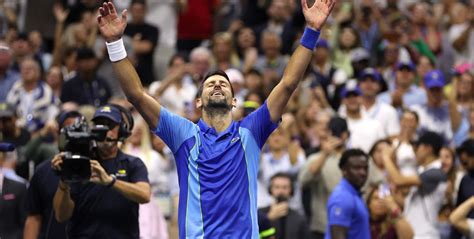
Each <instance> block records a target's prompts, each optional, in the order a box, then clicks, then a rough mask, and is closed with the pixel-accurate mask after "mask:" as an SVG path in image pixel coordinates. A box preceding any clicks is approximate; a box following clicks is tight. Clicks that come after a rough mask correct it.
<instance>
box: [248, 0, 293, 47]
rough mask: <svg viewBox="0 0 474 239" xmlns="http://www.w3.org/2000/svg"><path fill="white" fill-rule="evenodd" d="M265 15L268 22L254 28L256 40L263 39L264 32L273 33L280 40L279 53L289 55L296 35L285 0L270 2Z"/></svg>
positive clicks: (287, 3) (272, 0)
mask: <svg viewBox="0 0 474 239" xmlns="http://www.w3.org/2000/svg"><path fill="white" fill-rule="evenodd" d="M267 15H268V20H267V21H266V22H265V23H264V24H261V25H260V26H257V27H256V30H255V32H256V33H257V39H263V34H264V32H267V31H268V32H273V33H274V34H276V35H277V36H278V37H279V38H280V45H279V48H278V49H279V50H280V51H281V52H280V53H282V54H285V55H286V54H290V53H291V52H292V51H293V41H294V39H295V36H296V35H295V30H294V29H293V28H294V26H293V23H292V21H291V19H290V4H289V2H288V1H285V0H271V1H270V4H269V6H268V8H267ZM260 41H261V40H260ZM262 47H263V46H262Z"/></svg>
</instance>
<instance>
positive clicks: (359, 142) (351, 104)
mask: <svg viewBox="0 0 474 239" xmlns="http://www.w3.org/2000/svg"><path fill="white" fill-rule="evenodd" d="M361 94H362V92H361V90H360V88H359V87H358V86H357V82H355V81H349V82H347V83H346V86H345V88H344V89H343V90H342V92H341V96H342V103H343V106H341V110H340V113H341V115H344V116H345V118H346V120H347V124H348V126H349V132H350V137H349V142H348V148H360V149H362V150H363V151H364V152H366V153H368V152H369V151H370V149H371V148H372V145H373V144H374V143H375V142H376V141H377V140H379V139H383V138H385V137H387V135H386V134H385V131H384V129H383V128H382V125H381V124H380V122H379V121H377V120H375V119H372V118H370V117H367V116H364V115H363V113H362V111H363V110H362V97H361ZM342 107H344V108H345V114H344V112H341V111H342Z"/></svg>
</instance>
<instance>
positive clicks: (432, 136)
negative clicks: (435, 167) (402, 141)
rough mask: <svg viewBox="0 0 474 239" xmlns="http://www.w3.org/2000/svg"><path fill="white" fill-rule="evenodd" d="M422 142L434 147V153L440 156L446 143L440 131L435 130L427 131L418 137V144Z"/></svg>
mask: <svg viewBox="0 0 474 239" xmlns="http://www.w3.org/2000/svg"><path fill="white" fill-rule="evenodd" d="M421 144H424V145H428V146H430V147H431V148H432V149H433V154H434V155H435V156H439V151H440V150H441V148H442V147H443V145H444V139H443V137H442V136H441V135H439V134H438V133H435V132H433V131H426V132H425V133H423V134H422V135H421V137H420V138H419V139H418V142H417V145H421Z"/></svg>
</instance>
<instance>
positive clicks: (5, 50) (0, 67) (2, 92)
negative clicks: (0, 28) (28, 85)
mask: <svg viewBox="0 0 474 239" xmlns="http://www.w3.org/2000/svg"><path fill="white" fill-rule="evenodd" d="M11 57H12V52H11V50H10V47H8V45H7V44H6V43H5V42H1V43H0V101H5V100H6V99H7V94H8V92H9V91H10V89H11V88H12V87H13V84H15V82H16V81H18V80H19V79H20V75H19V74H18V73H17V72H15V71H13V70H11V69H10V64H11Z"/></svg>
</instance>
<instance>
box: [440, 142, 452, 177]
mask: <svg viewBox="0 0 474 239" xmlns="http://www.w3.org/2000/svg"><path fill="white" fill-rule="evenodd" d="M439 157H440V159H441V163H442V169H443V171H444V172H445V173H448V172H449V171H450V170H451V168H452V167H453V165H454V156H453V154H452V153H451V150H449V149H448V148H445V147H443V148H442V149H441V151H440V152H439Z"/></svg>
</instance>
